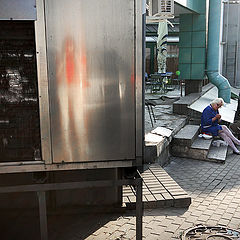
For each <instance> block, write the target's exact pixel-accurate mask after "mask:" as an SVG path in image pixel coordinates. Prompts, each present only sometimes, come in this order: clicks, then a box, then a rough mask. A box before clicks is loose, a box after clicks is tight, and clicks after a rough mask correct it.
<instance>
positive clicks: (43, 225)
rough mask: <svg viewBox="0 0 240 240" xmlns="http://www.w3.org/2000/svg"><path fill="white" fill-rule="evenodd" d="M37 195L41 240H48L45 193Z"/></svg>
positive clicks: (40, 192)
mask: <svg viewBox="0 0 240 240" xmlns="http://www.w3.org/2000/svg"><path fill="white" fill-rule="evenodd" d="M37 195H38V202H39V218H40V230H41V240H48V230H47V208H46V193H45V192H44V191H39V192H37Z"/></svg>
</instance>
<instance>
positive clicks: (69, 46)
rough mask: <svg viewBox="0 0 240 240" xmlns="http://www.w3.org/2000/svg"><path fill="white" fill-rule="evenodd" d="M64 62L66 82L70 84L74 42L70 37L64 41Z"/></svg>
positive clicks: (72, 74)
mask: <svg viewBox="0 0 240 240" xmlns="http://www.w3.org/2000/svg"><path fill="white" fill-rule="evenodd" d="M65 64H66V65H65V67H66V78H67V83H68V84H70V83H72V82H73V79H74V75H75V61H74V44H73V41H72V40H71V39H67V40H66V42H65Z"/></svg>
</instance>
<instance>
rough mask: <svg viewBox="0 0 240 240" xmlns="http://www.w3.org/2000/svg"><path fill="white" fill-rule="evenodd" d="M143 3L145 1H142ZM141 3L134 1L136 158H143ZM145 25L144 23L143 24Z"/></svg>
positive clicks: (143, 7) (143, 47)
mask: <svg viewBox="0 0 240 240" xmlns="http://www.w3.org/2000/svg"><path fill="white" fill-rule="evenodd" d="M142 2H145V1H142ZM142 2H141V1H136V156H137V157H142V156H143V142H144V112H143V106H144V104H143V101H144V99H143V94H144V93H143V91H144V88H143V74H145V72H143V64H144V62H145V59H144V61H143V52H144V51H145V45H144V44H143V39H145V36H143V27H144V26H143V21H144V19H145V16H144V15H143V14H142V13H143V12H144V9H145V5H146V4H145V5H144V6H143V3H142ZM144 24H145V23H144Z"/></svg>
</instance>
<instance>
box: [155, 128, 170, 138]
mask: <svg viewBox="0 0 240 240" xmlns="http://www.w3.org/2000/svg"><path fill="white" fill-rule="evenodd" d="M151 133H154V134H157V135H161V136H163V137H170V136H171V135H172V131H171V130H170V129H168V128H164V127H157V128H155V129H154V130H152V131H151Z"/></svg>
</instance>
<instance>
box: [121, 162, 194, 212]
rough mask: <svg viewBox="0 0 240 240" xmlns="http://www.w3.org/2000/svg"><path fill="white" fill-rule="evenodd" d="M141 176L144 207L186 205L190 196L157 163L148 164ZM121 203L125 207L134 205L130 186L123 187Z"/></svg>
mask: <svg viewBox="0 0 240 240" xmlns="http://www.w3.org/2000/svg"><path fill="white" fill-rule="evenodd" d="M141 176H142V178H143V205H144V208H145V209H146V208H158V207H188V206H189V205H190V204H191V197H190V196H189V195H188V194H187V192H185V191H184V190H183V189H182V188H181V187H180V186H179V185H178V184H177V183H176V182H175V181H174V180H173V179H172V178H171V176H169V175H168V173H167V172H166V171H165V170H164V169H163V168H162V167H161V166H159V165H158V164H153V165H148V166H147V168H146V169H145V170H144V171H143V172H142V174H141ZM123 203H124V204H125V205H126V207H127V208H130V209H133V208H135V207H136V192H135V189H134V188H133V187H131V186H124V187H123Z"/></svg>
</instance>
